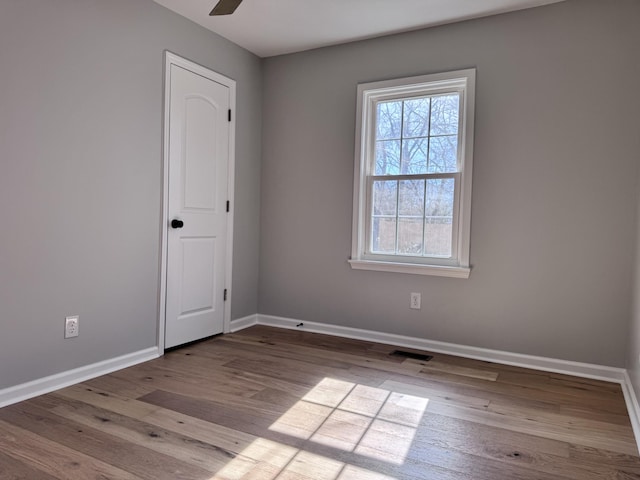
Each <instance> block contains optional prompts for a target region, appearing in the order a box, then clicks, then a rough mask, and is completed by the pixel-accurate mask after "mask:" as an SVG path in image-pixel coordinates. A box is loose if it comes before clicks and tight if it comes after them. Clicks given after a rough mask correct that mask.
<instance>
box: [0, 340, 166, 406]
mask: <svg viewBox="0 0 640 480" xmlns="http://www.w3.org/2000/svg"><path fill="white" fill-rule="evenodd" d="M158 356H159V355H158V349H157V348H156V347H151V348H146V349H144V350H139V351H137V352H133V353H128V354H126V355H122V356H120V357H116V358H110V359H108V360H103V361H101V362H97V363H92V364H91V365H85V366H83V367H79V368H74V369H73V370H68V371H66V372H61V373H56V374H55V375H50V376H48V377H44V378H39V379H37V380H33V381H31V382H27V383H23V384H20V385H16V386H13V387H9V388H5V389H3V390H0V407H5V406H7V405H11V404H13V403H18V402H21V401H23V400H27V399H29V398H33V397H37V396H38V395H44V394H45V393H49V392H53V391H54V390H59V389H61V388H64V387H68V386H69V385H74V384H76V383H80V382H84V381H86V380H90V379H92V378H96V377H99V376H101V375H106V374H107V373H111V372H115V371H116V370H121V369H123V368H127V367H131V366H132V365H137V364H138V363H142V362H146V361H149V360H153V359H154V358H158Z"/></svg>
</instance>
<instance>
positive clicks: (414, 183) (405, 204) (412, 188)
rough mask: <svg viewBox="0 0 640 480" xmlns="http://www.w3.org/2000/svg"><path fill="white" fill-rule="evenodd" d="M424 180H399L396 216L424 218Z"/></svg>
mask: <svg viewBox="0 0 640 480" xmlns="http://www.w3.org/2000/svg"><path fill="white" fill-rule="evenodd" d="M424 182H425V181H424V180H401V181H400V182H399V183H400V188H399V192H398V214H399V215H404V216H407V215H408V216H417V217H420V218H422V217H423V216H424Z"/></svg>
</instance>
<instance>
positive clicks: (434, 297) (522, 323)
mask: <svg viewBox="0 0 640 480" xmlns="http://www.w3.org/2000/svg"><path fill="white" fill-rule="evenodd" d="M638 18H640V2H637V1H635V0H616V1H615V2H603V1H601V0H570V1H567V2H563V3H559V4H556V5H552V6H547V7H542V8H536V9H532V10H527V11H521V12H517V13H512V14H506V15H501V16H495V17H490V18H484V19H480V20H474V21H469V22H464V23H459V24H454V25H447V26H443V27H439V28H433V29H428V30H423V31H418V32H413V33H408V34H402V35H397V36H391V37H386V38H381V39H375V40H369V41H363V42H357V43H352V44H348V45H342V46H337V47H331V48H324V49H319V50H315V51H309V52H304V53H300V54H294V55H288V56H282V57H275V58H269V59H267V60H266V61H265V66H264V86H263V89H264V90H263V91H264V103H263V119H264V122H263V165H262V167H263V175H262V214H261V215H262V217H261V218H262V230H261V250H260V284H259V312H260V313H263V314H271V315H279V316H284V317H291V318H296V319H302V320H307V321H318V322H326V323H330V324H337V325H344V326H349V327H356V328H364V329H371V330H378V331H382V332H391V333H396V334H402V335H410V336H415V337H422V338H429V339H435V340H441V341H448V342H455V343H460V344H468V345H474V346H480V347H487V348H495V349H500V350H508V351H513V352H519V353H525V354H534V355H543V356H548V357H555V358H561V359H568V360H575V361H584V362H592V363H597V364H604V365H612V366H623V365H624V363H625V344H626V336H627V333H628V324H629V318H630V315H631V278H632V269H633V265H632V263H633V262H632V261H631V259H632V258H633V255H634V250H635V245H634V238H635V233H634V232H635V211H636V185H637V171H638V168H637V164H638V155H637V152H638V151H639V150H640V136H638V121H637V114H638V111H639V110H640V94H639V93H638V85H639V84H638V78H639V77H638V73H640V72H639V70H638V53H637V46H638V45H640V29H638V28H637V19H638ZM468 67H476V68H477V75H478V77H477V91H476V94H477V103H476V137H475V158H474V179H473V214H472V215H473V217H472V231H471V263H472V265H473V271H472V273H471V277H470V279H468V280H459V279H449V278H438V277H428V276H411V275H401V274H394V273H382V272H365V271H354V270H351V269H350V267H349V265H348V264H347V259H348V257H349V255H350V247H351V220H352V218H351V217H352V210H351V205H352V188H353V152H354V125H355V105H356V96H355V94H356V84H357V83H359V82H369V81H375V80H382V79H389V78H394V77H402V76H408V75H417V74H425V73H432V72H440V71H446V70H452V69H460V68H468ZM410 292H421V293H422V310H421V311H412V310H410V309H409V294H410Z"/></svg>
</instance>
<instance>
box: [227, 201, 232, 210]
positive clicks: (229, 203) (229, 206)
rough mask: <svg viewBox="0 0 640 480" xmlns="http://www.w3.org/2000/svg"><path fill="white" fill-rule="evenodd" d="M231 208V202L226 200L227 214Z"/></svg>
mask: <svg viewBox="0 0 640 480" xmlns="http://www.w3.org/2000/svg"><path fill="white" fill-rule="evenodd" d="M230 208H231V202H229V200H227V213H229V209H230Z"/></svg>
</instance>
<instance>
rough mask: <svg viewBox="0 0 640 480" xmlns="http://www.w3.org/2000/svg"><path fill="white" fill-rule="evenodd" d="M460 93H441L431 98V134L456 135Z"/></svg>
mask: <svg viewBox="0 0 640 480" xmlns="http://www.w3.org/2000/svg"><path fill="white" fill-rule="evenodd" d="M459 108H460V95H458V94H454V95H442V96H440V97H433V98H432V99H431V133H430V134H431V135H457V134H458V110H459Z"/></svg>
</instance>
